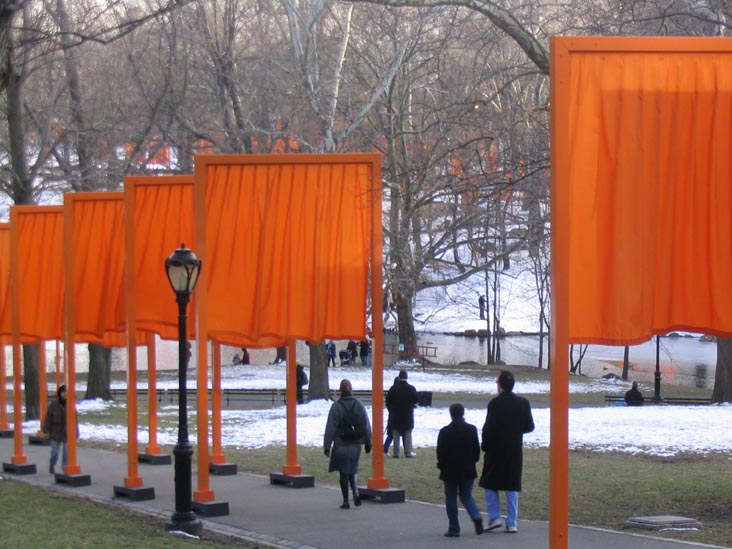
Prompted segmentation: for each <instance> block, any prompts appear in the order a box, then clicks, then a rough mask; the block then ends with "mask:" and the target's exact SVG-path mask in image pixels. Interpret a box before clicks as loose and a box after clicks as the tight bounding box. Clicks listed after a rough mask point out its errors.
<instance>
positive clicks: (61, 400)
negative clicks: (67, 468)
mask: <svg viewBox="0 0 732 549" xmlns="http://www.w3.org/2000/svg"><path fill="white" fill-rule="evenodd" d="M41 430H42V431H43V432H44V433H45V434H47V435H48V438H49V439H50V441H51V463H50V466H49V467H48V472H49V473H51V474H54V473H55V472H56V463H57V462H58V454H59V450H60V449H61V446H62V445H63V452H62V456H61V465H66V463H67V454H66V385H61V387H59V388H58V390H57V391H56V399H55V400H53V401H51V403H50V404H49V405H48V410H47V411H46V417H45V418H43V426H42V427H41Z"/></svg>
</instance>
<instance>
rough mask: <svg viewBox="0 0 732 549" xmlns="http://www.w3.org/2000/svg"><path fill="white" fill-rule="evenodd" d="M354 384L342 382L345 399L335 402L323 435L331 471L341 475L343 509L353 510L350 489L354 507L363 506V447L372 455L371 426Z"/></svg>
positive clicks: (341, 390)
mask: <svg viewBox="0 0 732 549" xmlns="http://www.w3.org/2000/svg"><path fill="white" fill-rule="evenodd" d="M352 390H353V389H352V386H351V382H350V381H349V380H347V379H343V380H341V385H340V392H341V397H340V398H339V399H338V400H337V401H335V402H334V403H333V404H332V405H331V407H330V412H329V413H328V422H327V423H326V426H325V435H324V436H323V450H324V453H325V455H326V456H328V457H329V458H330V462H329V464H328V472H329V473H332V472H333V471H338V472H339V473H340V478H339V481H340V485H341V493H342V494H343V504H342V505H341V509H350V508H351V505H350V503H349V502H348V487H349V485H350V488H351V491H352V492H353V504H354V505H355V506H356V507H359V506H360V505H361V497H360V495H359V493H358V488H357V487H356V474H357V473H358V461H359V459H360V458H361V445H362V444H363V445H364V447H365V450H366V453H367V454H368V453H370V452H371V423H370V422H369V416H368V414H367V413H366V408H364V406H363V404H361V401H360V400H357V399H355V398H354V397H353V395H352V394H351V393H352Z"/></svg>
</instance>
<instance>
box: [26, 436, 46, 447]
mask: <svg viewBox="0 0 732 549" xmlns="http://www.w3.org/2000/svg"><path fill="white" fill-rule="evenodd" d="M28 444H36V445H37V446H51V439H50V438H48V437H39V436H38V435H29V436H28Z"/></svg>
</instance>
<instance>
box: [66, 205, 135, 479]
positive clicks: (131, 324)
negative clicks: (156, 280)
mask: <svg viewBox="0 0 732 549" xmlns="http://www.w3.org/2000/svg"><path fill="white" fill-rule="evenodd" d="M124 200H125V228H126V230H125V250H126V253H127V254H129V255H128V257H134V250H135V248H134V246H135V239H134V234H133V231H131V230H129V228H130V226H131V225H132V224H133V223H134V219H132V216H131V215H128V214H127V210H128V208H127V206H128V205H129V204H130V200H132V198H131V196H130V194H129V193H128V194H125V197H124ZM129 210H130V211H131V210H132V208H129ZM69 280H72V279H69ZM125 315H126V317H127V476H126V477H125V479H124V485H125V488H140V487H141V486H142V485H143V481H142V478H141V477H140V475H139V468H138V455H139V444H138V438H137V424H138V417H137V416H138V411H137V310H136V308H135V266H134V264H133V263H132V262H131V261H129V260H128V261H125Z"/></svg>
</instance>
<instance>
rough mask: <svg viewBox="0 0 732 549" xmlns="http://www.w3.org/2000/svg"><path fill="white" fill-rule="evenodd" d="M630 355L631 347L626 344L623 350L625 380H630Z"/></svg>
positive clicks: (623, 376)
mask: <svg viewBox="0 0 732 549" xmlns="http://www.w3.org/2000/svg"><path fill="white" fill-rule="evenodd" d="M629 355H630V347H628V346H627V345H626V346H625V350H624V351H623V375H622V378H623V379H624V380H625V381H628V370H629V369H630V360H629Z"/></svg>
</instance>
